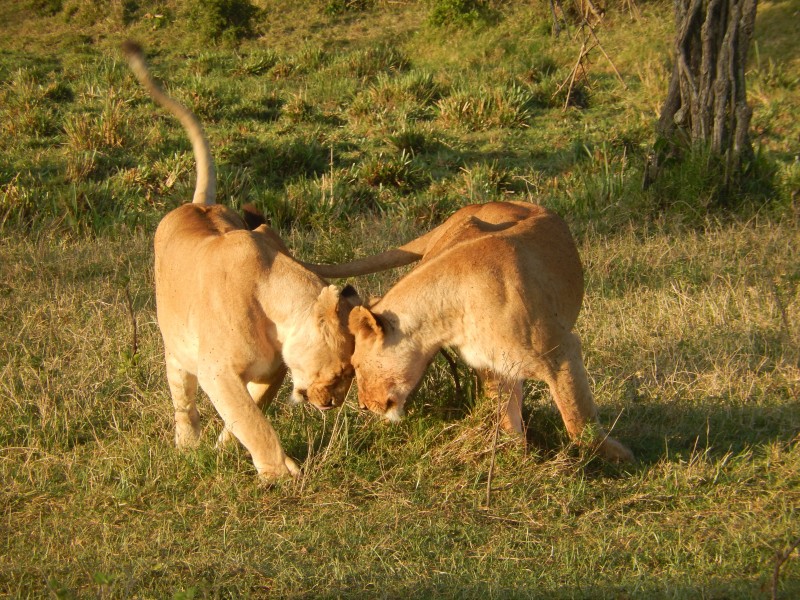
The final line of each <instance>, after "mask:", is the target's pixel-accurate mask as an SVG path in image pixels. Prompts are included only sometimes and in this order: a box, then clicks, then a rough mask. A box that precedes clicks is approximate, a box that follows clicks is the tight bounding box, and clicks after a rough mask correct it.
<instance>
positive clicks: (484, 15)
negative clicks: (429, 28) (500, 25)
mask: <svg viewBox="0 0 800 600" xmlns="http://www.w3.org/2000/svg"><path fill="white" fill-rule="evenodd" d="M431 4H432V5H431V8H430V12H429V13H428V22H429V23H431V24H432V25H434V26H436V27H460V26H468V25H476V24H478V23H487V22H489V21H491V20H493V19H495V18H497V12H496V11H495V10H493V9H492V8H491V5H490V3H489V2H488V0H433V1H432V3H431Z"/></svg>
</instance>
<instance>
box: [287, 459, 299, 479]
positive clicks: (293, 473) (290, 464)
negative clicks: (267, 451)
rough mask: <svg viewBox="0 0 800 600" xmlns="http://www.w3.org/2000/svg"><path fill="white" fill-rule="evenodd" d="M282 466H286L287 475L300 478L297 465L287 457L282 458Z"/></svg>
mask: <svg viewBox="0 0 800 600" xmlns="http://www.w3.org/2000/svg"><path fill="white" fill-rule="evenodd" d="M283 464H284V465H286V469H287V470H288V471H289V474H290V475H291V476H292V477H299V476H300V467H299V466H297V463H296V462H294V461H293V460H292V459H291V458H289V457H288V456H284V457H283Z"/></svg>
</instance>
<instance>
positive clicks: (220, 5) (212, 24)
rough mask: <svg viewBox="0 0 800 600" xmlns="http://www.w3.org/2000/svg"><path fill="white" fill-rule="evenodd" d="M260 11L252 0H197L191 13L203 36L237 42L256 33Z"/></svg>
mask: <svg viewBox="0 0 800 600" xmlns="http://www.w3.org/2000/svg"><path fill="white" fill-rule="evenodd" d="M258 12H259V10H258V7H256V6H255V5H253V4H252V3H251V2H250V0H197V1H196V2H193V3H192V9H191V11H190V15H191V18H192V21H193V23H194V25H195V27H197V30H198V31H199V33H200V34H201V35H202V37H203V38H205V39H207V40H211V41H215V42H218V41H223V42H228V43H236V42H238V41H240V40H241V39H243V38H247V37H250V36H252V35H253V34H254V33H255V26H256V24H255V20H256V16H257V15H258Z"/></svg>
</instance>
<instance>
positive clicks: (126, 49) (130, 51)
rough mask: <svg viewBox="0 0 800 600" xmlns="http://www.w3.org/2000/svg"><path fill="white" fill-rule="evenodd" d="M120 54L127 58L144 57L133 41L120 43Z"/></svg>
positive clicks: (138, 46) (140, 48)
mask: <svg viewBox="0 0 800 600" xmlns="http://www.w3.org/2000/svg"><path fill="white" fill-rule="evenodd" d="M122 53H123V54H125V56H127V57H128V58H142V57H143V56H144V51H143V50H142V47H141V46H140V45H139V44H138V43H136V42H134V41H133V40H125V41H124V42H122Z"/></svg>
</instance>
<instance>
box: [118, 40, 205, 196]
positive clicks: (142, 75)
mask: <svg viewBox="0 0 800 600" xmlns="http://www.w3.org/2000/svg"><path fill="white" fill-rule="evenodd" d="M122 51H123V52H124V53H125V57H126V58H127V59H128V64H129V65H130V67H131V70H133V73H134V74H135V75H136V78H137V79H138V80H139V83H141V84H142V85H143V86H144V88H145V89H146V90H147V92H148V93H149V94H150V96H151V97H152V98H153V100H155V101H156V102H157V103H158V104H160V105H161V106H163V107H164V108H166V109H167V110H168V111H169V112H171V113H172V114H173V115H175V116H176V117H177V118H178V120H179V121H180V122H181V125H183V128H184V129H185V130H186V134H187V135H188V136H189V140H190V141H191V142H192V150H193V151H194V159H195V162H196V165H197V183H196V184H195V188H194V198H193V199H192V202H193V203H194V204H214V203H215V199H216V196H217V176H216V173H215V172H214V159H213V157H212V156H211V149H210V148H209V146H208V140H207V139H206V136H205V134H204V133H203V128H202V127H201V125H200V123H199V122H198V121H197V119H196V118H195V116H194V115H193V114H192V112H191V111H190V110H189V109H188V108H186V107H185V106H183V104H181V103H180V102H178V101H176V100H173V99H172V98H170V97H169V96H167V95H166V94H165V93H164V91H163V90H162V89H161V87H160V86H159V85H158V84H157V83H156V82H155V81H154V80H153V78H152V77H151V76H150V71H149V70H148V69H147V63H146V62H145V60H144V52H142V48H141V47H140V46H139V45H138V44H137V43H136V42H132V41H130V40H127V41H125V42H123V44H122Z"/></svg>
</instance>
